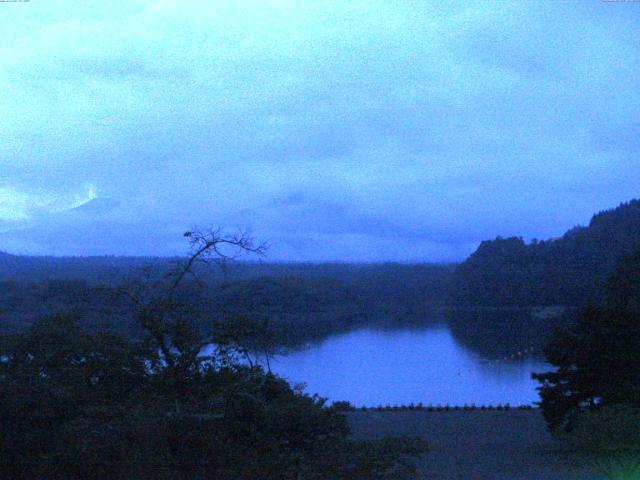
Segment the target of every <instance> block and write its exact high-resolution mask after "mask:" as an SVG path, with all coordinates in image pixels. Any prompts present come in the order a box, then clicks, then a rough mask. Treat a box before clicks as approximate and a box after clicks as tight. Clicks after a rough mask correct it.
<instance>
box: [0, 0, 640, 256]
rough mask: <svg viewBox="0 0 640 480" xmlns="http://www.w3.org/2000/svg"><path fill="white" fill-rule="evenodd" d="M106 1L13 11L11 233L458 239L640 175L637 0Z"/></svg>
mask: <svg viewBox="0 0 640 480" xmlns="http://www.w3.org/2000/svg"><path fill="white" fill-rule="evenodd" d="M63 3H64V2H63ZM89 5H90V4H87V6H81V5H80V4H79V3H78V2H69V4H68V5H66V8H64V7H61V6H59V5H58V6H56V7H53V6H48V5H44V4H38V5H37V8H38V15H35V13H34V15H33V16H31V15H30V14H27V15H24V14H23V15H21V16H20V15H18V16H16V17H11V16H10V18H8V19H7V20H8V21H7V27H6V29H3V32H0V35H3V36H1V37H0V39H2V40H3V41H4V43H3V44H4V45H11V48H9V49H7V48H5V49H4V50H3V71H4V72H5V73H7V74H8V75H6V76H4V77H3V76H0V87H1V88H0V105H1V106H0V112H1V113H2V114H3V118H4V119H5V120H4V121H3V142H2V144H0V173H1V174H2V177H1V178H0V193H1V194H2V195H4V197H2V198H3V200H4V201H5V202H9V203H6V204H5V209H4V210H2V209H0V231H2V232H4V233H2V235H1V236H0V250H1V249H3V248H6V249H16V250H19V251H21V252H23V253H24V252H34V253H47V252H51V253H68V254H74V253H97V254H100V253H116V254H117V253H138V254H144V253H154V254H158V253H166V254H173V253H180V251H182V250H181V249H182V243H181V242H180V240H181V236H180V235H181V232H183V231H184V229H185V228H190V227H192V226H193V225H197V224H201V225H210V224H223V225H226V226H230V227H232V228H233V227H236V226H238V227H250V228H252V229H253V230H254V233H255V235H256V236H258V237H260V238H263V237H264V238H265V239H267V240H270V241H271V244H272V245H273V250H272V255H273V258H276V259H277V258H282V259H288V260H295V259H299V260H305V259H313V260H322V259H334V260H336V259H337V260H339V259H357V260H385V259H390V260H391V259H395V260H398V259H399V260H403V259H405V260H406V259H411V260H420V259H421V260H450V259H460V258H463V257H464V255H466V254H468V253H469V252H470V251H471V250H472V249H473V248H474V246H475V245H477V244H478V242H479V241H481V240H483V239H485V238H493V237H495V236H496V235H502V236H507V235H522V236H524V237H525V238H532V237H537V238H547V237H551V236H558V235H560V234H561V233H562V232H563V231H564V230H566V229H567V228H570V227H572V226H574V225H576V224H579V223H586V222H587V221H588V219H589V216H590V215H591V213H593V212H594V211H598V210H601V209H603V208H607V207H609V206H615V205H617V204H618V203H619V202H620V201H624V200H628V199H629V198H631V197H634V196H638V194H639V192H638V188H637V182H636V181H635V179H637V178H640V162H638V159H637V152H638V147H639V146H640V144H639V143H638V138H639V136H638V133H640V132H639V131H638V117H637V114H638V111H640V93H639V90H638V88H637V82H636V79H637V76H638V72H640V63H639V62H640V52H639V51H640V47H638V45H637V42H635V43H634V42H633V41H632V39H633V38H635V36H636V33H637V32H636V30H637V25H638V22H639V21H640V10H639V9H635V8H633V7H630V6H628V5H627V6H624V5H613V4H611V3H607V2H601V3H599V4H597V5H596V4H586V3H585V4H582V3H570V2H564V3H548V4H541V3H539V2H533V1H532V2H527V1H524V2H517V3H511V4H508V3H504V2H496V3H491V2H489V3H487V2H478V3H476V2H465V3H464V4H455V5H454V4H448V3H447V2H436V1H434V2H420V3H413V2H407V3H397V2H396V3H390V2H377V1H374V2H371V1H366V2H365V1H354V2H349V3H348V4H342V5H341V6H338V5H328V4H326V3H325V2H321V3H316V2H313V1H310V2H278V3H272V2H258V3H247V4H245V3H243V2H230V3H228V4H220V6H218V7H215V8H214V7H213V6H211V5H209V4H206V3H198V2H189V3H184V2H177V3H175V2H166V1H162V0H149V1H142V2H136V3H135V4H131V5H130V6H128V7H126V8H125V7H124V6H123V5H124V4H122V5H114V6H113V8H106V7H103V6H98V5H97V4H96V5H95V6H89ZM25 8H26V9H34V8H36V6H35V2H31V4H26V6H25ZM623 8H624V12H625V13H624V14H621V13H620V12H622V9H623ZM25 11H26V12H28V11H29V10H23V12H25ZM61 11H65V12H67V13H66V14H65V15H61V14H60V12H61ZM10 15H12V14H10ZM89 187H90V188H89ZM89 190H90V191H91V192H92V195H91V196H87V195H86V192H87V191H89ZM5 197H6V198H5ZM115 199H117V200H115ZM82 202H85V203H83V204H82V205H81V206H78V205H79V204H80V203H82ZM6 205H10V206H11V207H7V206H6ZM74 206H75V207H77V208H75V209H74V208H73V207H74ZM18 210H19V215H16V213H15V212H17V211H18ZM3 212H4V213H3ZM2 215H4V217H3V216H2ZM2 222H4V223H2ZM149 232H151V233H149ZM176 239H177V240H176Z"/></svg>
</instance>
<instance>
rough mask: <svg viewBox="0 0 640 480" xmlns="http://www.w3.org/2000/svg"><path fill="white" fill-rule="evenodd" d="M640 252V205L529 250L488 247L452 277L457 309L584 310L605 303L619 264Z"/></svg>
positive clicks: (513, 245) (496, 243)
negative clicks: (567, 307)
mask: <svg viewBox="0 0 640 480" xmlns="http://www.w3.org/2000/svg"><path fill="white" fill-rule="evenodd" d="M638 248H640V200H631V201H630V202H628V203H623V204H621V205H620V206H618V207H617V208H615V209H612V210H606V211H603V212H600V213H597V214H596V215H594V216H593V217H592V218H591V221H590V222H589V225H588V226H587V227H576V228H573V229H571V230H569V231H568V232H566V233H565V234H564V235H563V236H562V237H560V238H557V239H551V240H546V241H541V242H537V241H534V242H532V243H529V244H526V243H525V242H524V241H523V240H522V238H517V237H511V238H500V237H498V238H496V239H495V240H491V241H484V242H482V243H481V244H480V246H479V247H478V249H477V250H476V251H475V252H474V253H473V254H472V255H471V256H470V257H469V258H468V259H467V260H466V261H464V262H463V263H462V264H460V265H459V266H458V267H457V268H456V270H455V272H454V275H453V279H452V283H451V302H452V304H453V305H455V306H483V307H501V306H531V305H572V306H579V305H582V304H584V303H585V302H586V301H588V300H593V301H600V300H601V299H602V293H603V285H604V282H605V280H606V278H607V275H608V274H609V273H610V272H611V271H612V270H613V268H614V266H615V264H616V262H617V261H618V260H619V259H620V258H622V257H623V256H625V255H630V254H632V253H633V252H634V251H636V250H637V249H638Z"/></svg>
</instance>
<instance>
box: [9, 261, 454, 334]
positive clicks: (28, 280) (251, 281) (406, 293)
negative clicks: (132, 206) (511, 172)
mask: <svg viewBox="0 0 640 480" xmlns="http://www.w3.org/2000/svg"><path fill="white" fill-rule="evenodd" d="M2 260H3V262H2V265H1V266H0V278H2V279H3V280H2V281H0V330H1V331H4V332H19V331H24V330H25V329H26V328H28V326H29V325H31V324H32V323H33V322H34V321H35V320H37V319H38V318H40V317H42V316H44V315H47V314H55V313H67V312H70V313H73V314H74V315H75V317H76V318H78V321H79V323H80V325H81V326H82V327H83V328H84V329H85V330H87V331H89V332H100V331H111V332H118V333H124V334H127V335H131V336H133V337H136V336H138V335H139V333H140V332H139V329H138V327H137V325H136V322H134V321H133V320H132V318H131V309H130V304H129V303H128V301H127V298H126V295H123V293H126V290H127V289H130V288H132V285H135V284H137V283H139V282H145V281H148V279H149V278H154V277H159V276H161V275H162V272H163V271H166V270H167V269H168V268H170V267H171V266H172V265H174V264H175V263H176V262H179V260H180V259H151V258H147V259H143V258H126V257H122V258H119V257H92V258H54V257H51V258H46V257H20V256H13V255H8V254H3V256H2ZM453 268H454V267H453V266H452V265H430V264H420V265H403V264H392V263H390V264H380V265H357V264H270V263H257V262H237V263H229V264H224V265H221V266H220V267H219V268H217V267H214V268H208V269H205V268H201V269H200V270H199V271H198V272H197V276H196V277H195V279H194V280H192V281H190V282H185V288H184V289H183V290H182V291H181V302H182V304H184V305H189V308H190V312H189V314H190V316H191V317H192V318H194V319H196V320H197V323H198V324H199V326H200V328H201V329H208V328H210V325H211V323H212V322H220V321H221V320H225V319H228V318H237V317H244V318H252V319H255V320H259V321H264V322H268V323H269V324H270V327H271V329H272V331H273V335H274V340H275V343H276V344H278V345H281V346H295V345H297V344H300V343H303V342H307V341H310V340H313V339H317V338H321V337H323V336H325V335H327V334H330V333H335V332H340V331H346V330H349V329H351V328H356V327H358V326H362V325H365V324H367V325H372V324H378V325H380V324H384V325H389V324H393V325H395V324H398V323H399V322H402V323H404V324H406V323H416V322H422V321H424V319H425V318H426V317H427V316H433V315H432V314H433V313H434V312H439V311H440V310H441V309H442V306H443V305H444V303H445V301H446V295H447V288H448V281H449V278H450V276H451V272H452V271H453ZM9 279H11V280H9Z"/></svg>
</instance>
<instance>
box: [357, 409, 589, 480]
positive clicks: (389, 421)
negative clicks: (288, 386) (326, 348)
mask: <svg viewBox="0 0 640 480" xmlns="http://www.w3.org/2000/svg"><path fill="white" fill-rule="evenodd" d="M347 415H348V419H349V424H350V426H351V428H352V431H353V434H354V436H355V437H356V438H359V439H374V438H381V437H383V436H384V435H394V436H396V435H398V436H400V435H409V436H418V437H421V438H424V439H425V440H426V441H427V442H428V444H429V452H428V453H426V454H425V455H423V457H422V458H421V459H420V464H419V468H420V472H421V477H419V478H425V479H427V478H428V479H432V480H437V479H442V480H453V479H465V480H467V479H473V480H484V479H486V480H596V479H601V478H602V476H600V475H598V473H597V472H595V471H594V470H593V469H592V468H589V467H588V466H586V464H585V462H584V461H583V460H581V459H580V458H579V456H577V455H575V454H573V453H572V452H569V451H566V450H565V449H563V448H562V446H561V445H560V444H559V443H558V442H557V441H556V440H555V439H554V438H553V437H552V436H551V435H550V434H549V433H548V432H547V429H546V424H545V422H544V420H543V418H542V414H541V413H540V411H539V410H537V409H530V410H529V409H510V410H504V409H503V410H473V411H472V410H462V409H459V410H453V409H452V410H449V411H448V412H447V413H436V412H430V411H427V410H413V411H410V410H398V411H377V410H367V411H361V410H359V411H353V412H349V413H348V414H347Z"/></svg>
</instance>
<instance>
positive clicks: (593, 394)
mask: <svg viewBox="0 0 640 480" xmlns="http://www.w3.org/2000/svg"><path fill="white" fill-rule="evenodd" d="M638 352H640V251H638V252H637V253H636V254H634V255H632V256H629V257H625V258H623V259H622V261H621V262H620V263H619V265H618V267H617V268H616V270H615V271H614V273H613V274H612V275H611V277H610V279H609V281H608V283H607V289H606V295H605V301H604V303H603V305H602V306H595V305H589V306H587V307H585V308H583V310H582V312H581V315H580V317H579V320H578V322H577V324H576V325H575V326H573V327H572V328H569V329H564V330H559V331H557V332H556V333H555V335H554V336H553V337H552V339H551V342H550V343H549V345H548V347H547V349H546V351H545V354H546V356H547V360H548V361H549V363H551V364H552V365H554V366H555V367H556V370H555V371H552V372H547V373H539V374H534V378H536V379H537V380H538V381H540V382H541V383H542V385H541V387H540V388H539V391H540V397H541V407H542V409H543V412H544V415H545V418H546V419H547V421H548V423H549V426H550V427H551V428H552V429H556V428H559V427H563V428H565V429H571V428H572V426H573V419H574V418H575V417H576V415H578V414H579V413H580V412H582V411H584V410H595V409H599V408H601V407H606V406H614V405H621V404H629V405H635V406H638V407H640V355H639V354H638Z"/></svg>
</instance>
